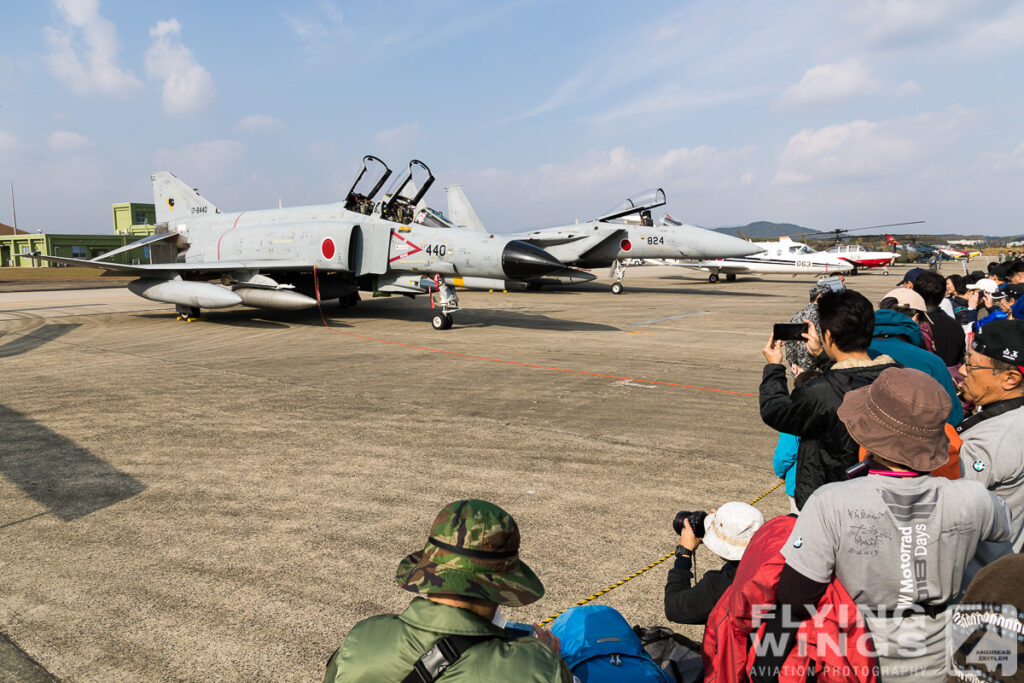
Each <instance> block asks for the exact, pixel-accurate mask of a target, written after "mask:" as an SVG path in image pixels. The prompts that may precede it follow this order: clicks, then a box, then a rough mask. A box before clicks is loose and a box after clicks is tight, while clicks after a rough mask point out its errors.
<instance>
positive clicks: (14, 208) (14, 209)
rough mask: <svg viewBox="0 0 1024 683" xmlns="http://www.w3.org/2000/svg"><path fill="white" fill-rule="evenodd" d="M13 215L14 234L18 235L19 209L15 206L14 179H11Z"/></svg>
mask: <svg viewBox="0 0 1024 683" xmlns="http://www.w3.org/2000/svg"><path fill="white" fill-rule="evenodd" d="M11 214H12V215H13V216H14V234H18V209H17V207H16V206H15V205H14V179H13V178H12V179H11Z"/></svg>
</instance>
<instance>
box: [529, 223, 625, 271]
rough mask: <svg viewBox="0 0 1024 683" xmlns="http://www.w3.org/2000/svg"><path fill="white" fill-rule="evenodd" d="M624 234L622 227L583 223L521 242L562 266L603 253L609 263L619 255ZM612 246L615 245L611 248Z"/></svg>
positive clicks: (540, 232)
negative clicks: (603, 251) (538, 248)
mask: <svg viewBox="0 0 1024 683" xmlns="http://www.w3.org/2000/svg"><path fill="white" fill-rule="evenodd" d="M625 234H626V229H625V226H624V227H621V228H619V227H611V226H604V225H601V226H596V225H594V224H593V223H582V224H580V225H578V226H576V225H573V226H567V227H563V228H549V229H547V230H535V231H533V232H531V233H527V234H526V235H523V236H522V237H521V238H520V239H522V240H523V241H524V242H530V243H531V244H535V245H536V246H538V247H540V248H541V249H544V250H546V251H549V252H550V253H551V255H552V256H554V257H555V258H557V259H558V260H559V261H561V262H562V263H576V262H578V261H586V260H587V259H588V258H589V257H591V256H593V255H595V254H596V253H597V252H599V251H602V250H607V251H608V252H609V253H608V255H607V256H608V260H609V262H610V261H611V259H612V258H613V257H614V255H615V254H616V253H618V251H619V246H618V244H617V242H618V240H619V239H621V238H622V237H623V236H625ZM612 242H615V243H616V244H614V245H613V244H612ZM613 247H614V248H613Z"/></svg>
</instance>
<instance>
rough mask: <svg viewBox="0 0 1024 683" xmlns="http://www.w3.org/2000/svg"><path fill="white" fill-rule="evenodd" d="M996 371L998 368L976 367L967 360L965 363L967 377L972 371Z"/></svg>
mask: <svg viewBox="0 0 1024 683" xmlns="http://www.w3.org/2000/svg"><path fill="white" fill-rule="evenodd" d="M995 369H996V368H994V367H992V366H991V365H975V364H974V363H971V362H970V361H967V360H965V361H964V374H965V375H966V374H969V373H970V372H971V370H995Z"/></svg>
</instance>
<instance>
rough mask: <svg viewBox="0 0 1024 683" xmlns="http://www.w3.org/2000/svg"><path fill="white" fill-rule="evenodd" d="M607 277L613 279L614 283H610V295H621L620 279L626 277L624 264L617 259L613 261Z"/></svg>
mask: <svg viewBox="0 0 1024 683" xmlns="http://www.w3.org/2000/svg"><path fill="white" fill-rule="evenodd" d="M609 275H611V276H612V277H614V278H615V282H613V283H612V294H622V290H623V286H622V278H624V277H626V264H625V263H623V262H622V261H620V260H619V259H615V261H614V262H613V263H612V270H611V273H609Z"/></svg>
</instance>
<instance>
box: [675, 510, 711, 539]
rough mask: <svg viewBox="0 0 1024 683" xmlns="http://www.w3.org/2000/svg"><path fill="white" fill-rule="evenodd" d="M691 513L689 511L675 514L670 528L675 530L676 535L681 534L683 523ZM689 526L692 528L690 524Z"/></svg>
mask: <svg viewBox="0 0 1024 683" xmlns="http://www.w3.org/2000/svg"><path fill="white" fill-rule="evenodd" d="M692 514H693V513H692V512H690V511H689V510H680V511H679V512H677V513H676V516H675V519H673V520H672V528H673V529H675V530H676V533H677V534H681V533H683V528H684V527H683V521H684V520H686V519H687V518H688V517H689V516H690V515H692ZM690 526H693V525H692V524H691V525H690ZM703 531H704V529H703V527H701V535H703Z"/></svg>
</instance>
